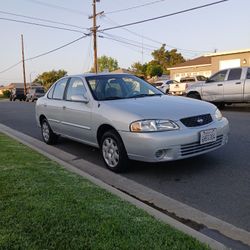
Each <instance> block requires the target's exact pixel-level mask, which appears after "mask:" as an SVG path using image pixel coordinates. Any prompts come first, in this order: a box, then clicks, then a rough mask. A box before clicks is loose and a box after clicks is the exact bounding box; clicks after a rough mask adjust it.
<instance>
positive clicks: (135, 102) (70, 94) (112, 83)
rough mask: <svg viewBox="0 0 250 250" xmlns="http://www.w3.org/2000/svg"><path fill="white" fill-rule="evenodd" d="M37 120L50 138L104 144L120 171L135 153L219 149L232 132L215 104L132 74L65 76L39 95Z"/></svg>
mask: <svg viewBox="0 0 250 250" xmlns="http://www.w3.org/2000/svg"><path fill="white" fill-rule="evenodd" d="M36 120H37V123H38V125H39V126H41V132H42V137H43V140H44V141H45V143H47V144H53V143H56V141H57V138H58V136H59V135H62V136H65V137H68V138H70V139H73V140H76V141H79V142H83V143H85V144H89V145H91V146H94V147H97V148H100V152H101V154H102V158H103V160H104V162H105V164H106V166H107V167H108V168H109V169H110V170H112V171H115V172H121V171H123V170H125V169H126V168H127V167H128V165H129V162H128V161H129V159H132V160H138V161H145V162H165V161H172V160H179V159H184V158H188V157H193V156H196V155H200V154H203V153H207V152H209V151H212V150H216V149H218V148H220V147H221V146H223V145H224V144H226V143H227V140H228V132H229V125H228V121H227V119H226V118H223V117H222V114H221V113H220V111H219V110H218V109H217V108H216V107H215V106H214V105H213V104H211V103H208V102H203V101H199V100H194V99H191V98H183V97H175V96H167V95H164V94H163V93H162V92H161V91H159V90H158V89H156V88H155V87H153V86H152V85H151V84H149V83H147V82H145V81H144V80H142V79H140V78H138V77H136V76H133V75H129V74H104V73H102V74H84V75H74V76H66V77H63V78H61V79H60V80H58V81H57V82H56V83H54V84H53V85H52V86H51V88H50V89H49V90H48V92H47V93H46V94H45V96H44V97H41V98H39V99H38V100H37V102H36Z"/></svg>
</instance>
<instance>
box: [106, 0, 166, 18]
mask: <svg viewBox="0 0 250 250" xmlns="http://www.w3.org/2000/svg"><path fill="white" fill-rule="evenodd" d="M163 1H166V0H157V1H153V2H149V3H145V4H141V5H136V6H133V7H130V8H126V9H119V10H113V11H109V12H106V13H105V14H106V15H107V14H113V13H118V12H123V11H128V10H133V9H137V8H141V7H145V6H148V5H152V4H156V3H159V2H163Z"/></svg>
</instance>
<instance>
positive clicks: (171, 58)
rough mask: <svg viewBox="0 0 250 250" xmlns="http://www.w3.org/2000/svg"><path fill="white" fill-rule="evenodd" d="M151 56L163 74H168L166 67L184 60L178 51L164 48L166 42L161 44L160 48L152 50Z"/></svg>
mask: <svg viewBox="0 0 250 250" xmlns="http://www.w3.org/2000/svg"><path fill="white" fill-rule="evenodd" d="M152 56H153V58H154V61H156V62H158V64H159V65H161V66H162V69H163V73H164V74H169V71H168V70H167V68H169V67H172V66H174V65H176V64H179V63H183V62H185V59H184V57H183V56H182V54H181V53H178V52H177V50H176V49H172V50H166V44H163V45H162V46H161V47H160V49H157V50H154V51H153V53H152Z"/></svg>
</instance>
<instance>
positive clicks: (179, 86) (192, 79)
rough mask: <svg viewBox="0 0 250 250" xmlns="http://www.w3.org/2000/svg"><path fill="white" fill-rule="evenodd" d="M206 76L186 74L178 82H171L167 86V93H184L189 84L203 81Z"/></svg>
mask: <svg viewBox="0 0 250 250" xmlns="http://www.w3.org/2000/svg"><path fill="white" fill-rule="evenodd" d="M206 80H207V78H206V77H205V76H201V75H198V76H188V77H183V78H181V79H180V82H179V83H173V84H170V86H169V94H171V95H185V94H186V90H187V88H188V87H189V86H191V85H193V84H194V83H198V82H205V81H206Z"/></svg>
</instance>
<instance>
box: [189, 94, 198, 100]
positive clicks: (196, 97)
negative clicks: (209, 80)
mask: <svg viewBox="0 0 250 250" xmlns="http://www.w3.org/2000/svg"><path fill="white" fill-rule="evenodd" d="M187 97H189V98H193V99H197V100H201V96H200V95H199V94H198V93H190V94H188V95H187Z"/></svg>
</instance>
